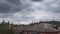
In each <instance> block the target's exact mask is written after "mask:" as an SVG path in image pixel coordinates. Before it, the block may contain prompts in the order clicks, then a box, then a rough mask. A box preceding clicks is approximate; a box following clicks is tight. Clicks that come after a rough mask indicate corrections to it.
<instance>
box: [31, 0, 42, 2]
mask: <svg viewBox="0 0 60 34" xmlns="http://www.w3.org/2000/svg"><path fill="white" fill-rule="evenodd" d="M31 1H34V2H40V1H43V0H31Z"/></svg>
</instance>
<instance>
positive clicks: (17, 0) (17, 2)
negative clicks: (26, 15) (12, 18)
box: [6, 0, 21, 5]
mask: <svg viewBox="0 0 60 34" xmlns="http://www.w3.org/2000/svg"><path fill="white" fill-rule="evenodd" d="M6 1H8V2H10V3H13V4H16V5H20V4H21V2H20V0H6Z"/></svg>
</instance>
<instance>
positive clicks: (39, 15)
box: [0, 0, 60, 24]
mask: <svg viewBox="0 0 60 34" xmlns="http://www.w3.org/2000/svg"><path fill="white" fill-rule="evenodd" d="M59 14H60V0H0V20H4V19H5V20H10V21H11V22H14V24H29V23H31V22H32V21H33V22H37V21H40V20H43V21H47V20H48V21H49V20H52V19H55V20H58V21H59V20H60V16H59ZM54 17H55V18H54Z"/></svg>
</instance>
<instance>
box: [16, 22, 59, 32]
mask: <svg viewBox="0 0 60 34" xmlns="http://www.w3.org/2000/svg"><path fill="white" fill-rule="evenodd" d="M55 27H56V25H52V24H48V23H40V24H38V25H36V24H35V25H21V26H19V27H18V28H17V31H19V32H21V31H23V30H24V31H36V32H56V31H57V32H58V31H60V27H59V28H58V29H56V28H55Z"/></svg>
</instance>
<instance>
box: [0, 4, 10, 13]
mask: <svg viewBox="0 0 60 34" xmlns="http://www.w3.org/2000/svg"><path fill="white" fill-rule="evenodd" d="M10 9H11V6H10V5H9V4H6V3H0V13H8V11H10Z"/></svg>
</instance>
